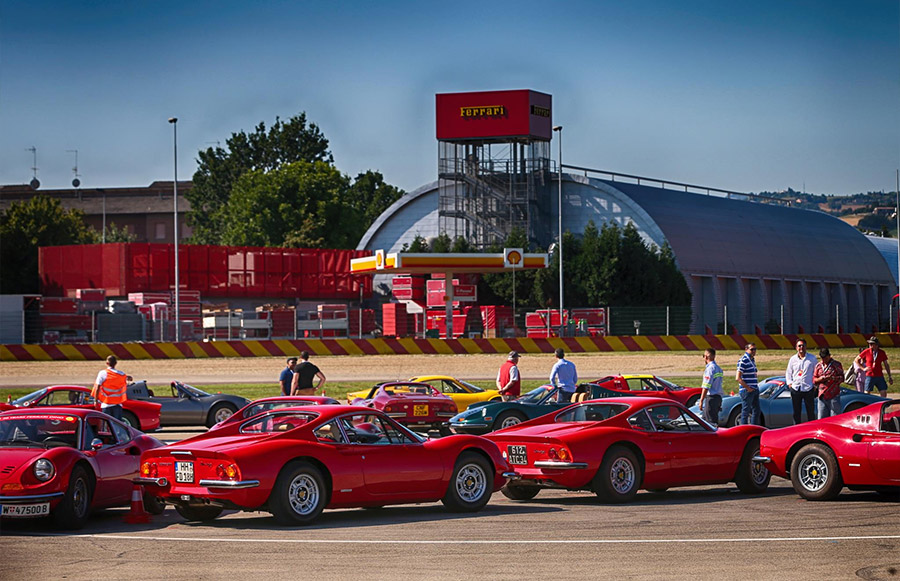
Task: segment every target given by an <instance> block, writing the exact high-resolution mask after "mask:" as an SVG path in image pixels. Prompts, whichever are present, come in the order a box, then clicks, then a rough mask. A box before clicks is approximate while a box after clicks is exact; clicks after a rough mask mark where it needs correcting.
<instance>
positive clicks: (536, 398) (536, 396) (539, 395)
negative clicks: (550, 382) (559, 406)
mask: <svg viewBox="0 0 900 581" xmlns="http://www.w3.org/2000/svg"><path fill="white" fill-rule="evenodd" d="M555 393H556V388H555V387H554V388H552V389H547V386H542V387H538V388H536V389H532V390H531V391H529V392H528V393H526V394H525V395H523V396H522V397H520V398H519V399H517V400H515V401H517V402H519V403H527V404H540V403H545V402H547V401H550V397H551V396H552V395H553V394H555Z"/></svg>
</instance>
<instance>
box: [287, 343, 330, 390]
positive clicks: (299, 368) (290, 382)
mask: <svg viewBox="0 0 900 581" xmlns="http://www.w3.org/2000/svg"><path fill="white" fill-rule="evenodd" d="M313 379H318V382H317V383H316V385H313ZM278 384H279V386H280V387H281V395H316V391H318V389H319V388H320V387H321V388H322V395H325V387H324V385H325V374H324V373H322V371H321V370H320V369H319V368H318V367H316V366H315V365H314V364H312V363H310V361H309V352H308V351H301V352H300V359H299V362H298V359H297V358H296V357H288V360H287V367H285V368H284V369H282V370H281V375H280V376H279V377H278Z"/></svg>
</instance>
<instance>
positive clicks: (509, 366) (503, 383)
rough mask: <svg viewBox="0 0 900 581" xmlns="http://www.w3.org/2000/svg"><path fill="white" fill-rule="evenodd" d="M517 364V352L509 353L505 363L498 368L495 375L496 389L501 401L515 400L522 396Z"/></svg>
mask: <svg viewBox="0 0 900 581" xmlns="http://www.w3.org/2000/svg"><path fill="white" fill-rule="evenodd" d="M518 363H519V353H518V351H510V352H509V355H508V356H507V357H506V362H505V363H503V365H501V366H500V372H499V373H497V389H499V390H500V397H502V398H503V401H509V400H511V399H516V398H518V397H519V396H520V395H521V394H522V380H521V378H520V377H519V368H518Z"/></svg>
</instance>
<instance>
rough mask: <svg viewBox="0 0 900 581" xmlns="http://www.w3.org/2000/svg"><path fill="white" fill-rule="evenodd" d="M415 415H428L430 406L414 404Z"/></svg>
mask: <svg viewBox="0 0 900 581" xmlns="http://www.w3.org/2000/svg"><path fill="white" fill-rule="evenodd" d="M413 415H414V416H427V415H428V406H427V405H414V406H413Z"/></svg>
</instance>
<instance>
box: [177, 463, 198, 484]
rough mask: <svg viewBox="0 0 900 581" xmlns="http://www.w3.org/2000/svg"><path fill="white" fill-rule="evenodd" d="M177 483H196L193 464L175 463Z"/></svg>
mask: <svg viewBox="0 0 900 581" xmlns="http://www.w3.org/2000/svg"><path fill="white" fill-rule="evenodd" d="M175 482H185V483H188V484H192V483H193V482H194V463H193V462H175Z"/></svg>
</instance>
